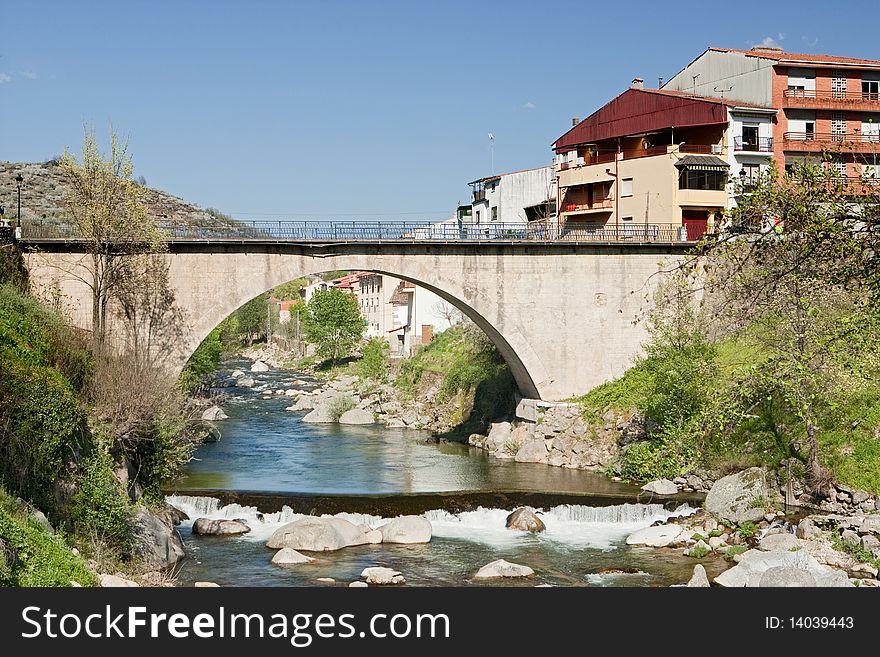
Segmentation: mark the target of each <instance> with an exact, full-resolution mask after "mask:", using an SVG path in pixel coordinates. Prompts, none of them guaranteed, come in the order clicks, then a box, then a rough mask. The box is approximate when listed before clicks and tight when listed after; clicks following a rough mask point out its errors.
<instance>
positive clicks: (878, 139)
mask: <svg viewBox="0 0 880 657" xmlns="http://www.w3.org/2000/svg"><path fill="white" fill-rule="evenodd" d="M782 141H783V145H782V147H783V148H784V149H785V150H787V151H805V152H812V153H816V152H819V151H847V152H855V153H880V135H876V134H869V135H863V134H861V133H858V132H853V133H849V134H845V133H841V132H786V133H784V134H783V135H782Z"/></svg>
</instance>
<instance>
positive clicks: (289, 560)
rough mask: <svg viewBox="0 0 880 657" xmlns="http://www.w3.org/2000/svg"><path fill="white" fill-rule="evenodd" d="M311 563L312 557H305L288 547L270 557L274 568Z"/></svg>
mask: <svg viewBox="0 0 880 657" xmlns="http://www.w3.org/2000/svg"><path fill="white" fill-rule="evenodd" d="M311 561H314V559H313V558H312V557H307V556H306V555H304V554H301V553H299V552H297V551H296V550H294V549H293V548H289V547H286V548H281V549H280V550H278V552H276V553H275V556H274V557H272V563H274V564H275V565H276V566H289V565H293V564H299V563H309V562H311Z"/></svg>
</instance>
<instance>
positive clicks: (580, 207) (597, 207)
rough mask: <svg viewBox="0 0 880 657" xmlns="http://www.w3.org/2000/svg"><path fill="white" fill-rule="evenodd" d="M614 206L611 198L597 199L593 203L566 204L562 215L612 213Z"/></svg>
mask: <svg viewBox="0 0 880 657" xmlns="http://www.w3.org/2000/svg"><path fill="white" fill-rule="evenodd" d="M613 207H614V206H613V204H612V202H611V199H610V198H602V199H595V200H594V201H593V202H592V203H565V204H563V206H562V213H561V214H562V215H564V216H573V215H579V214H598V213H604V212H611V210H612V209H613Z"/></svg>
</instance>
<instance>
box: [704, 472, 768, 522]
mask: <svg viewBox="0 0 880 657" xmlns="http://www.w3.org/2000/svg"><path fill="white" fill-rule="evenodd" d="M768 497H769V493H768V491H767V483H766V480H765V476H764V470H763V469H762V468H749V469H748V470H743V471H742V472H737V473H735V474H732V475H728V476H726V477H722V478H721V479H719V480H718V481H716V482H715V484H714V485H713V486H712V488H711V489H710V490H709V494H708V495H706V501H705V503H704V507H705V509H706V511H707V512H708V513H711V514H712V515H713V516H715V517H716V518H718V519H720V520H729V521H731V522H734V523H736V524H740V523H743V522H760V521H761V520H763V518H764V514H765V513H766V512H767V510H766V509H765V508H764V504H765V503H766V500H767V499H768Z"/></svg>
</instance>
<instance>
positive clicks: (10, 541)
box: [0, 488, 97, 586]
mask: <svg viewBox="0 0 880 657" xmlns="http://www.w3.org/2000/svg"><path fill="white" fill-rule="evenodd" d="M71 582H76V583H78V584H80V585H82V586H93V585H95V584H96V583H97V582H96V581H95V576H94V575H93V574H92V573H91V571H90V570H89V569H88V566H86V564H85V561H84V560H83V559H82V558H81V557H79V556H77V555H75V554H73V553H72V552H71V550H70V546H68V544H67V543H66V541H65V539H64V538H63V537H62V536H59V535H57V534H51V533H50V532H49V531H48V530H47V529H46V528H45V527H43V526H42V525H41V524H40V523H39V522H37V521H36V520H35V519H33V518H32V517H29V513H28V510H27V509H26V508H25V507H24V506H22V505H19V504H16V502H15V500H13V499H12V498H11V497H10V496H9V495H8V494H7V493H6V491H4V490H3V489H2V488H0V586H70V584H71Z"/></svg>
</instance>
